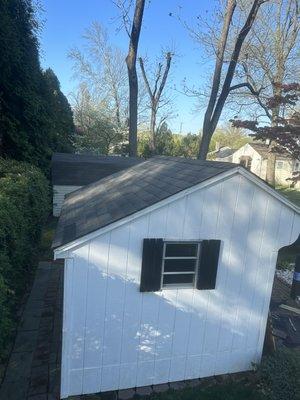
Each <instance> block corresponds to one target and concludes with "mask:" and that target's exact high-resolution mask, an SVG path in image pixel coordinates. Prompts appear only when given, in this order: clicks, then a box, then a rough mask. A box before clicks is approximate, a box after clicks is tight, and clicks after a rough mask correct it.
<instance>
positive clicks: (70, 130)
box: [43, 68, 75, 152]
mask: <svg viewBox="0 0 300 400" xmlns="http://www.w3.org/2000/svg"><path fill="white" fill-rule="evenodd" d="M43 77H44V83H45V86H44V89H45V95H44V98H45V100H47V99H48V101H47V113H48V118H49V126H50V127H51V131H50V132H49V139H51V148H52V149H53V151H62V152H68V151H71V150H72V138H73V135H74V131H75V127H74V122H73V112H72V109H71V106H70V104H69V102H68V100H67V98H66V97H65V95H64V94H63V93H62V92H61V90H60V83H59V80H58V79H57V76H56V75H55V73H54V72H53V71H52V69H50V68H48V69H47V70H46V71H45V72H43Z"/></svg>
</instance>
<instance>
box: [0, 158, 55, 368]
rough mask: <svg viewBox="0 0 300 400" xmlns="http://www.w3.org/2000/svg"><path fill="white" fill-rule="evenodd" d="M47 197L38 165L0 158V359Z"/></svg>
mask: <svg viewBox="0 0 300 400" xmlns="http://www.w3.org/2000/svg"><path fill="white" fill-rule="evenodd" d="M49 199H50V198H49V185H48V181H47V179H46V178H45V176H44V175H43V174H42V172H41V171H40V170H39V169H38V168H36V167H34V166H32V165H30V164H27V163H23V162H18V161H12V160H4V159H2V158H0V361H1V358H4V357H5V353H6V348H7V342H8V340H9V338H10V335H11V332H12V329H13V327H14V325H15V312H16V308H17V307H18V305H19V303H20V299H21V298H22V296H23V295H24V292H25V290H26V287H27V285H28V283H29V282H30V280H31V278H32V275H33V273H34V258H35V256H36V255H37V252H38V246H39V240H40V235H41V229H42V227H43V225H44V223H45V221H46V218H47V216H48V214H49V210H50V209H49V204H50V200H49Z"/></svg>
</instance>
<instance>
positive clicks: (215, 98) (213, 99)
mask: <svg viewBox="0 0 300 400" xmlns="http://www.w3.org/2000/svg"><path fill="white" fill-rule="evenodd" d="M262 3H263V0H254V1H253V4H252V7H251V9H250V11H249V14H248V16H247V19H246V21H245V24H244V26H243V27H242V28H241V30H240V31H239V33H238V35H237V37H236V40H235V44H234V48H233V51H232V54H231V58H230V62H229V65H228V68H227V72H226V74H225V78H224V82H223V85H222V86H221V84H220V83H221V74H222V67H223V65H224V53H225V49H226V45H227V39H228V34H229V29H230V24H231V21H232V18H233V14H234V10H235V7H236V1H234V0H227V3H226V13H225V18H224V22H223V28H222V32H221V36H220V38H219V44H218V51H217V58H216V63H215V69H214V76H213V84H212V89H211V94H210V99H209V102H208V106H207V109H206V112H205V116H204V123H203V132H202V140H201V142H200V147H199V153H198V158H199V159H201V160H205V159H206V156H207V152H208V148H209V143H210V140H211V137H212V135H213V133H214V131H215V129H216V127H217V124H218V122H219V119H220V117H221V114H222V111H223V108H224V105H225V102H226V100H227V97H228V95H229V93H230V90H231V83H232V79H233V76H234V73H235V69H236V65H237V62H238V59H239V56H240V52H241V49H242V46H243V43H244V41H245V39H246V36H247V35H248V33H249V32H250V30H251V28H252V25H253V23H254V21H255V18H256V15H257V12H258V10H259V7H260V6H261V4H262Z"/></svg>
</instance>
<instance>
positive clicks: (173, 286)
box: [160, 240, 201, 290]
mask: <svg viewBox="0 0 300 400" xmlns="http://www.w3.org/2000/svg"><path fill="white" fill-rule="evenodd" d="M168 244H179V245H180V244H196V245H197V254H196V256H193V257H166V256H165V254H166V248H167V245H168ZM200 253H201V240H165V241H164V246H163V256H162V268H161V270H162V272H161V282H160V288H161V290H164V289H176V288H180V289H193V288H195V287H196V284H197V277H198V266H199V260H200ZM165 260H196V263H195V270H194V271H190V272H186V271H177V272H165ZM186 274H191V275H194V281H193V283H192V284H189V283H182V284H180V283H170V284H165V285H164V284H163V281H164V276H165V275H186Z"/></svg>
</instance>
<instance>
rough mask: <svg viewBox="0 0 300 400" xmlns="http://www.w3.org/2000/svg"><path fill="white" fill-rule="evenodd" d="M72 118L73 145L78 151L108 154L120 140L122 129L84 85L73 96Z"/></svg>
mask: <svg viewBox="0 0 300 400" xmlns="http://www.w3.org/2000/svg"><path fill="white" fill-rule="evenodd" d="M74 120H75V124H76V134H75V136H74V147H75V149H76V150H77V151H78V152H92V153H95V154H108V153H109V152H111V151H113V149H114V146H116V145H119V144H120V142H122V139H123V134H122V130H121V129H120V128H119V126H118V124H114V123H113V122H112V120H111V118H110V115H109V113H107V109H106V108H105V107H103V104H102V103H101V102H100V103H98V102H95V100H94V99H93V98H92V96H91V94H90V92H89V90H88V88H87V87H86V86H85V85H81V87H80V90H79V93H78V94H77V97H76V98H75V104H74Z"/></svg>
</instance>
